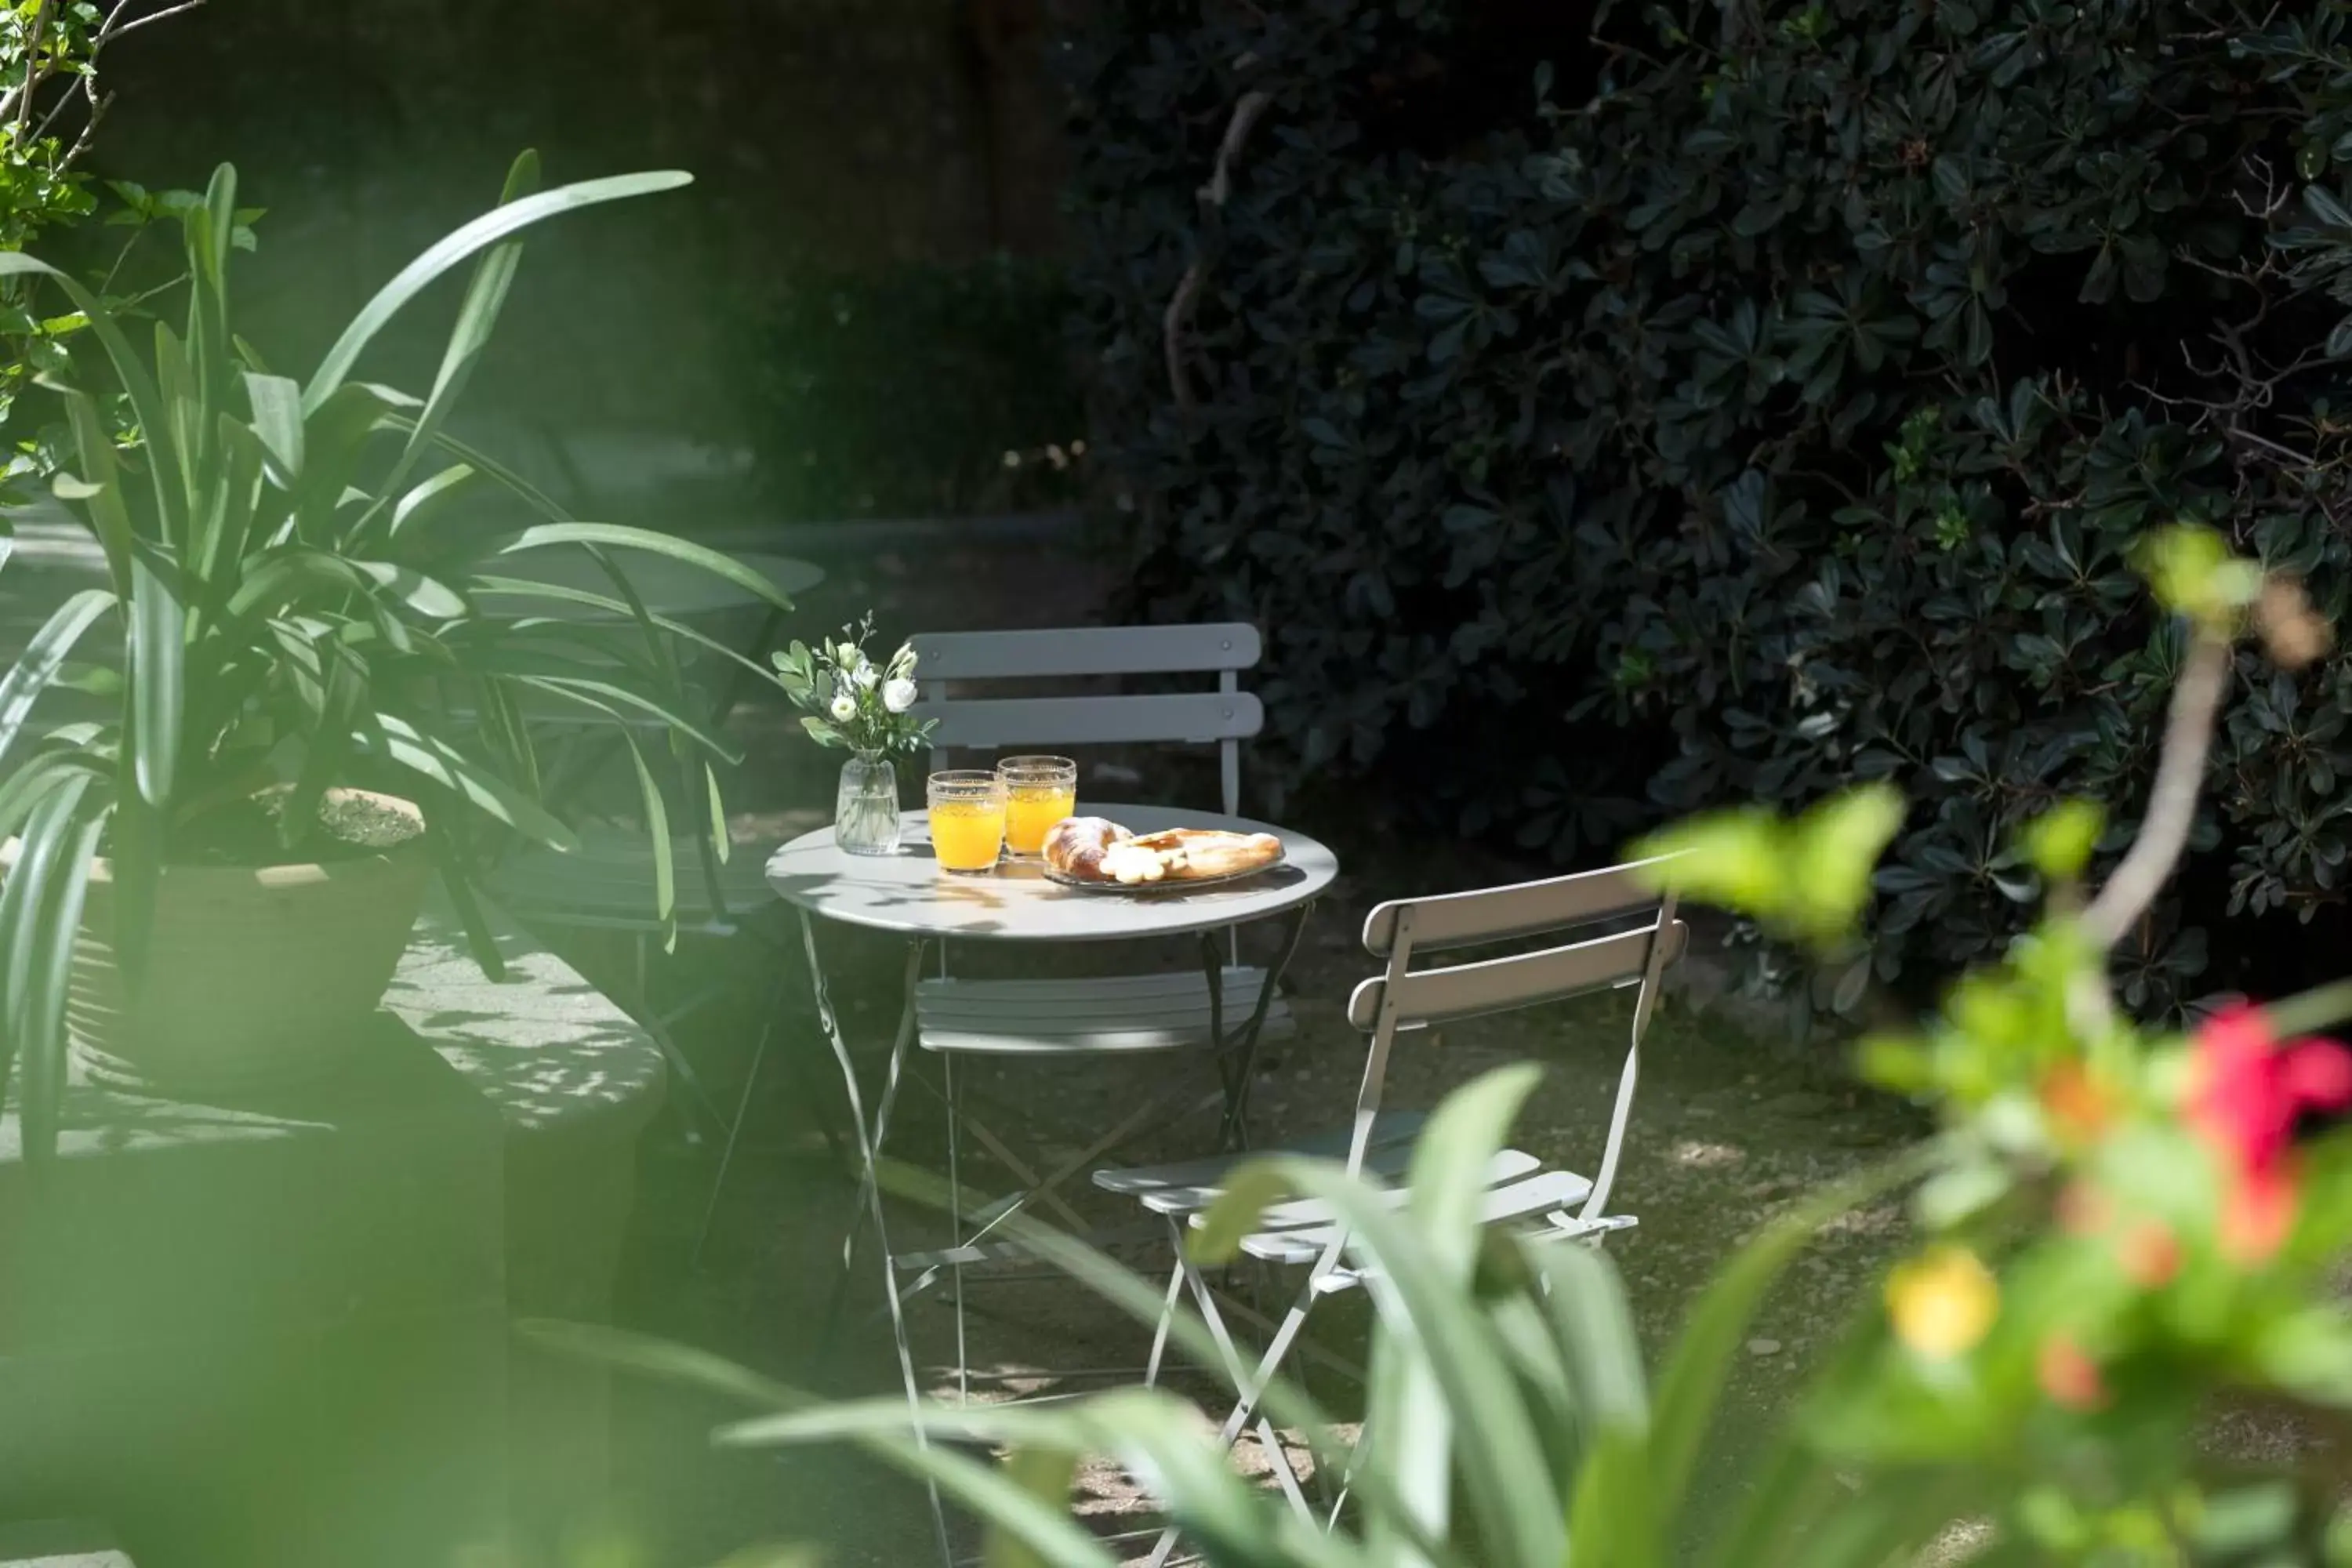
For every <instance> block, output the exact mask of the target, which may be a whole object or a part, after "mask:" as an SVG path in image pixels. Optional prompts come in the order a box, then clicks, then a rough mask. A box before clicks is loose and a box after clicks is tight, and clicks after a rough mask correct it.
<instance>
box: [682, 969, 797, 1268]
mask: <svg viewBox="0 0 2352 1568" xmlns="http://www.w3.org/2000/svg"><path fill="white" fill-rule="evenodd" d="M783 999H784V984H783V977H782V975H781V974H779V975H778V976H777V978H776V988H775V990H774V991H773V992H772V993H771V994H770V995H769V997H768V1013H767V1018H766V1020H765V1022H763V1023H762V1024H761V1026H760V1043H759V1044H758V1045H757V1046H756V1047H753V1048H752V1051H751V1068H750V1069H749V1070H748V1071H746V1072H745V1073H744V1075H743V1092H742V1094H741V1095H740V1097H739V1098H738V1099H737V1100H736V1101H735V1117H734V1120H733V1121H730V1122H729V1123H728V1124H727V1144H726V1147H724V1148H723V1149H721V1150H720V1151H719V1174H718V1175H717V1176H715V1177H713V1178H712V1179H711V1183H710V1202H709V1204H708V1205H705V1206H704V1208H703V1211H702V1229H701V1231H700V1232H699V1233H698V1235H697V1236H696V1237H695V1238H694V1258H693V1261H692V1263H691V1265H690V1267H692V1268H701V1267H702V1249H703V1248H704V1247H708V1246H709V1244H710V1226H711V1224H712V1222H713V1221H715V1220H716V1219H718V1217H719V1198H720V1197H721V1196H723V1195H724V1194H726V1191H727V1173H728V1171H729V1170H730V1168H731V1167H732V1166H733V1165H734V1163H735V1145H736V1143H737V1142H739V1141H740V1139H741V1138H742V1136H743V1122H744V1120H745V1119H746V1118H747V1117H749V1116H750V1115H751V1091H752V1090H753V1089H757V1088H759V1086H760V1068H761V1064H763V1063H764V1062H766V1061H767V1059H768V1042H769V1040H771V1039H772V1038H773V1037H774V1036H775V1033H776V1024H777V1020H778V1016H779V1015H780V1014H781V1013H782V1011H783ZM825 1136H826V1142H831V1141H832V1130H831V1129H830V1128H828V1129H826V1134H825Z"/></svg>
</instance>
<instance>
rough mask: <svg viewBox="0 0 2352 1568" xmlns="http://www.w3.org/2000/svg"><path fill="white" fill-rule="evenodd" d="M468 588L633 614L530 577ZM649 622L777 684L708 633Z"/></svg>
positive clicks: (478, 581) (601, 597) (663, 620)
mask: <svg viewBox="0 0 2352 1568" xmlns="http://www.w3.org/2000/svg"><path fill="white" fill-rule="evenodd" d="M466 585H467V587H469V588H471V589H472V590H473V591H474V594H475V596H476V597H478V598H490V597H497V598H513V599H546V600H548V601H550V602H551V603H554V604H562V605H582V606H583V607H585V608H588V609H593V610H601V611H603V612H604V614H606V615H609V616H627V615H628V614H630V608H629V606H628V605H627V604H625V602H623V601H622V600H619V599H615V598H614V597H613V596H612V595H609V594H599V593H597V592H595V591H594V590H593V589H590V588H574V587H570V586H567V585H566V584H561V583H541V582H538V581H535V580H533V579H531V578H529V577H499V576H475V577H470V578H468V579H467V584H466ZM646 621H647V622H649V623H650V624H651V625H653V626H658V627H659V628H660V629H661V630H663V631H665V632H667V633H668V634H669V635H670V636H672V637H683V638H685V639H686V640H687V641H688V642H690V643H692V644H694V645H695V646H696V647H699V648H701V649H702V650H703V651H704V652H705V653H708V654H711V655H713V656H715V657H717V658H724V659H727V660H729V661H730V662H731V663H733V664H736V665H738V666H740V667H741V668H744V669H747V670H749V671H750V672H751V673H752V674H753V675H756V676H758V677H759V678H760V679H761V680H765V681H773V680H774V679H776V678H775V676H774V675H773V674H772V672H771V671H770V670H769V669H768V668H767V667H766V666H764V665H762V664H761V663H760V661H759V660H757V659H755V658H746V657H745V656H744V655H743V654H742V653H741V652H740V651H739V650H738V649H736V648H733V647H729V646H728V645H727V644H725V643H723V642H721V641H719V639H718V638H717V637H712V636H711V635H710V634H709V633H708V632H704V631H699V630H697V629H696V628H695V627H694V626H691V625H689V624H688V623H687V622H685V621H680V620H674V619H672V618H671V617H669V616H662V615H656V614H653V613H651V612H648V613H647V614H646Z"/></svg>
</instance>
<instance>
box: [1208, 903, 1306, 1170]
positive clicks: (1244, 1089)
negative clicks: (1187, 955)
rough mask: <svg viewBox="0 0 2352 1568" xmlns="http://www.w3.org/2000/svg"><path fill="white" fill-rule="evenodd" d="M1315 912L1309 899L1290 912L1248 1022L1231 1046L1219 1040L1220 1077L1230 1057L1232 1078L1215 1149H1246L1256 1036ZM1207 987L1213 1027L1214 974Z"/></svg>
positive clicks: (1218, 1010) (1216, 1012)
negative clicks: (1278, 948)
mask: <svg viewBox="0 0 2352 1568" xmlns="http://www.w3.org/2000/svg"><path fill="white" fill-rule="evenodd" d="M1314 911H1315V904H1314V901H1313V900H1308V901H1307V902H1306V903H1303V904H1301V905H1299V906H1298V907H1297V909H1295V910H1292V911H1291V912H1290V923H1289V926H1288V929H1287V930H1286V931H1284V933H1283V939H1282V951H1281V952H1280V953H1279V954H1277V955H1276V958H1275V961H1274V963H1273V965H1272V966H1271V967H1270V968H1268V969H1267V970H1266V972H1265V985H1264V986H1263V987H1261V988H1260V989H1259V991H1258V994H1257V1005H1255V1006H1254V1007H1252V1008H1251V1009H1250V1016H1249V1022H1248V1023H1246V1024H1244V1025H1243V1026H1242V1031H1241V1033H1240V1034H1239V1035H1238V1036H1236V1037H1234V1040H1233V1041H1232V1042H1230V1044H1228V1043H1227V1042H1226V1041H1225V1040H1224V1039H1223V1036H1222V1035H1220V1037H1219V1039H1218V1055H1219V1057H1220V1058H1221V1065H1220V1067H1219V1069H1218V1070H1219V1073H1220V1075H1221V1076H1222V1075H1223V1072H1224V1068H1223V1065H1222V1058H1231V1060H1232V1066H1233V1071H1232V1077H1231V1078H1229V1079H1225V1084H1226V1094H1225V1117H1224V1121H1223V1123H1221V1124H1220V1125H1219V1127H1218V1129H1217V1147H1218V1148H1220V1149H1246V1148H1248V1147H1249V1121H1248V1119H1249V1097H1250V1085H1251V1080H1252V1079H1254V1078H1255V1076H1256V1073H1257V1045H1258V1037H1259V1035H1260V1034H1261V1033H1263V1032H1264V1031H1265V1015H1266V1010H1267V1009H1268V1008H1270V1007H1272V1006H1273V1005H1274V992H1275V987H1276V986H1277V985H1279V984H1281V983H1282V977H1283V975H1284V974H1285V973H1286V972H1287V971H1288V970H1289V968H1290V961H1291V960H1292V959H1293V958H1295V957H1296V956H1297V953H1298V943H1299V940H1300V939H1301V938H1302V937H1304V936H1305V935H1306V934H1307V916H1309V915H1310V914H1312V913H1314ZM1214 950H1215V949H1214V943H1213V942H1212V943H1211V944H1210V951H1211V952H1212V953H1213V952H1214ZM1209 984H1210V991H1209V1018H1210V1021H1211V1024H1212V1026H1216V1025H1217V1023H1218V1022H1219V1020H1220V1018H1221V1016H1222V1014H1223V1008H1222V1007H1221V1006H1220V1005H1219V998H1218V988H1217V984H1216V978H1215V976H1214V975H1212V976H1211V978H1210V983H1209Z"/></svg>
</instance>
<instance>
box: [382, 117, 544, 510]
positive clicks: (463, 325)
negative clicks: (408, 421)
mask: <svg viewBox="0 0 2352 1568" xmlns="http://www.w3.org/2000/svg"><path fill="white" fill-rule="evenodd" d="M538 188H539V154H538V153H535V152H529V151H526V152H524V153H521V154H520V156H518V157H517V158H516V159H515V161H514V163H513V165H512V166H511V167H510V168H509V170H508V171H507V181H506V186H505V188H504V189H503V190H502V191H500V192H499V205H501V206H510V205H513V204H514V203H516V202H518V201H520V200H522V199H523V198H525V197H527V196H529V195H530V194H531V193H532V192H534V191H536V190H537V189H538ZM521 261H522V242H521V241H520V239H509V240H506V241H503V242H501V243H500V244H499V245H497V246H494V247H491V249H490V250H489V251H488V253H487V254H485V255H484V256H482V258H480V259H479V260H478V261H477V262H476V263H475V264H474V276H473V279H472V280H471V281H470V282H468V283H467V286H466V298H465V300H464V302H463V303H461V304H460V305H459V306H458V308H457V325H456V326H455V327H453V328H452V329H450V332H449V342H448V346H447V347H446V349H445V350H444V351H443V353H442V355H441V368H440V370H439V371H438V372H437V373H436V374H435V375H434V378H433V391H432V393H431V395H429V396H427V397H426V399H425V407H424V408H423V409H422V410H421V411H420V412H419V413H418V414H417V416H416V423H415V426H414V427H413V428H412V429H411V430H410V431H409V433H408V440H407V443H406V445H405V446H404V447H403V448H402V450H401V454H400V458H399V460H398V461H397V462H395V463H394V465H393V468H392V472H391V474H390V475H389V476H387V477H386V478H385V479H384V481H383V492H384V494H385V495H386V496H387V497H388V496H389V495H390V494H391V492H393V491H394V490H397V489H399V488H400V486H401V485H402V483H403V482H404V480H405V479H407V477H408V473H409V470H410V468H412V467H413V466H414V464H415V462H416V459H417V458H418V457H419V455H420V454H422V453H423V452H424V451H425V450H426V449H427V448H429V447H431V445H432V442H433V437H434V436H435V435H436V434H437V433H438V432H439V430H440V428H441V426H442V424H443V422H444V421H445V420H446V419H447V418H448V416H449V410H450V407H451V406H452V405H454V404H455V403H456V402H457V397H458V395H460V394H462V393H463V392H464V391H465V389H466V383H467V381H468V380H469V379H471V377H472V375H473V373H474V367H475V365H477V364H478V363H480V361H481V357H482V353H483V351H484V350H486V349H487V348H488V346H489V342H490V331H491V329H492V328H494V327H495V326H496V325H497V324H498V319H499V310H502V309H504V308H505V305H506V298H507V290H508V289H509V288H511V287H512V286H513V283H514V275H515V268H517V267H518V266H519V265H520V263H521Z"/></svg>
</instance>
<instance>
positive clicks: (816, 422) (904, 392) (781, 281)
mask: <svg viewBox="0 0 2352 1568" xmlns="http://www.w3.org/2000/svg"><path fill="white" fill-rule="evenodd" d="M1070 309H1071V304H1070V293H1069V286H1068V282H1067V280H1066V278H1065V276H1064V274H1063V271H1062V269H1061V268H1059V267H1058V266H1054V265H1049V264H1046V263H1043V262H1032V261H1021V260H1016V259H1013V258H995V259H992V260H986V261H980V262H974V263H968V264H951V263H938V264H924V265H915V264H908V265H904V266H898V267H893V268H870V269H866V270H863V271H830V272H828V271H820V270H814V269H806V268H803V269H796V270H791V271H785V272H782V273H780V274H777V275H774V276H772V277H769V278H766V279H761V282H760V283H759V284H758V285H757V286H756V287H754V288H752V289H749V290H747V291H746V295H745V297H744V298H743V300H742V301H741V307H740V311H739V312H737V320H736V329H737V330H736V331H735V332H734V334H733V335H732V338H731V340H730V344H729V348H730V365H729V367H728V379H729V382H730V385H731V387H732V388H733V391H734V395H735V397H736V399H737V401H738V406H739V408H740V419H741V426H742V429H743V433H744V436H745V437H746V438H747V440H748V441H749V443H750V446H751V450H752V454H753V457H754V459H755V461H756V463H757V465H758V467H757V475H758V479H759V483H760V487H761V491H762V495H763V499H764V500H766V501H767V503H768V504H769V505H771V506H772V508H774V510H775V512H776V515H777V516H778V517H779V518H782V519H785V520H791V521H804V520H806V521H835V520H840V519H846V518H856V517H870V516H883V517H935V516H942V515H953V514H959V513H966V512H979V511H1006V510H1032V509H1034V508H1038V507H1045V506H1054V505H1060V504H1065V503H1066V502H1068V501H1070V500H1075V499H1076V494H1077V490H1078V478H1079V475H1080V474H1081V473H1082V471H1083V470H1084V467H1085V465H1084V463H1083V461H1082V460H1081V461H1078V462H1075V463H1074V462H1072V460H1071V459H1070V458H1069V447H1070V444H1071V443H1072V442H1073V441H1076V442H1078V443H1080V444H1081V445H1083V443H1084V439H1085V432H1086V409H1085V404H1084V400H1083V398H1082V396H1081V395H1080V393H1079V383H1078V379H1077V377H1076V374H1074V372H1073V367H1072V364H1071V357H1070V348H1069V336H1068V319H1069V314H1070ZM1049 448H1050V450H1049ZM1008 453H1011V454H1013V456H1014V457H1015V458H1017V461H1013V462H1008V461H1007V457H1006V455H1007V454H1008ZM1055 454H1058V455H1059V456H1058V460H1057V459H1056V456H1055Z"/></svg>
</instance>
